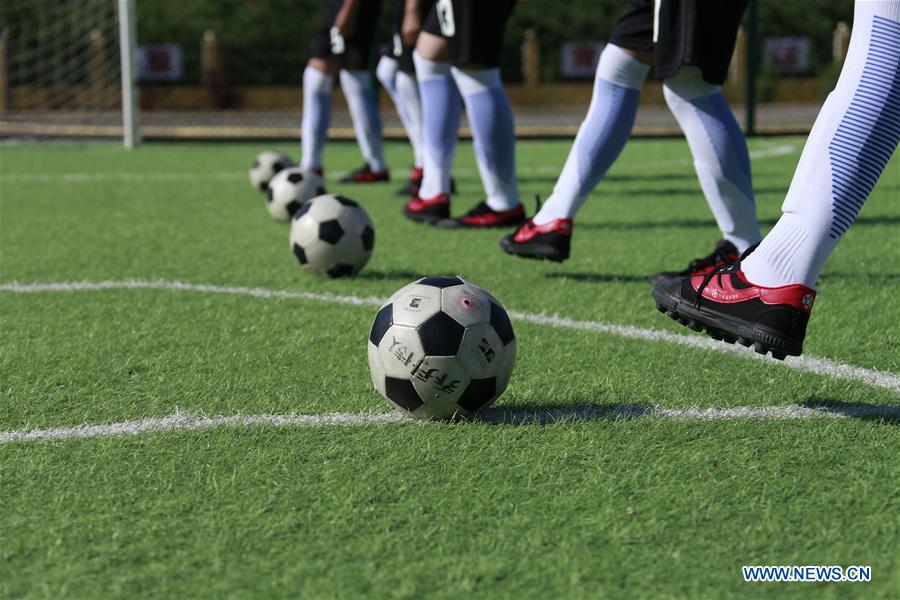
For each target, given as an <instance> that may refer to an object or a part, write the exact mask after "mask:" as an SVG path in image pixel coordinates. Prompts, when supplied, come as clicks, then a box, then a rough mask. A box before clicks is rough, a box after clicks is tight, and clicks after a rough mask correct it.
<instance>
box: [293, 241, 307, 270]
mask: <svg viewBox="0 0 900 600" xmlns="http://www.w3.org/2000/svg"><path fill="white" fill-rule="evenodd" d="M294 256H296V257H297V260H299V261H300V264H301V265H305V264H306V263H307V260H306V252H304V251H303V248H301V247H300V245H299V244H294Z"/></svg>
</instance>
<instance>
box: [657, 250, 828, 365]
mask: <svg viewBox="0 0 900 600" xmlns="http://www.w3.org/2000/svg"><path fill="white" fill-rule="evenodd" d="M653 298H654V300H656V307H657V308H658V309H659V310H660V311H662V312H664V313H666V314H667V315H669V316H670V317H671V318H673V319H675V320H676V321H678V322H679V323H681V324H682V325H686V326H688V327H690V328H691V329H693V330H695V331H702V330H704V329H705V330H706V332H707V334H709V336H710V337H712V338H713V339H717V340H723V341H725V342H728V343H730V344H733V343H734V342H739V343H740V344H743V345H744V346H750V345H751V344H752V345H753V348H754V349H755V350H756V351H757V352H758V353H760V354H766V353H767V352H771V353H772V357H773V358H777V359H779V360H783V359H784V357H785V356H786V355H791V356H799V355H800V353H801V352H802V351H803V339H804V338H805V337H806V324H807V322H808V321H809V315H810V312H811V311H812V306H813V302H814V301H815V299H816V291H815V290H813V289H810V288H808V287H806V286H805V285H800V284H794V285H785V286H780V287H772V288H769V287H762V286H758V285H754V284H753V283H751V282H750V281H748V280H747V276H746V275H744V273H743V271H741V263H740V262H734V263H731V264H729V265H727V266H724V267H721V268H719V269H716V270H715V271H711V272H709V273H707V274H706V275H697V276H693V277H684V278H681V279H670V280H667V281H664V282H662V283H660V284H658V285H657V286H656V287H655V288H654V289H653Z"/></svg>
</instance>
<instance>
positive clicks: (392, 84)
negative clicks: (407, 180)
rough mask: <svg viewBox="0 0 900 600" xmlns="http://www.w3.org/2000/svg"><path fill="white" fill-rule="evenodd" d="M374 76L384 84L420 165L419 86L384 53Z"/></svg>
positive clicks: (416, 162)
mask: <svg viewBox="0 0 900 600" xmlns="http://www.w3.org/2000/svg"><path fill="white" fill-rule="evenodd" d="M375 76H376V77H378V81H380V82H381V85H383V86H384V89H385V90H386V91H387V93H388V95H389V96H390V97H391V100H392V101H393V102H394V107H395V108H396V109H397V116H399V117H400V122H401V123H402V124H403V129H404V130H405V131H406V136H407V137H408V138H409V143H410V145H411V146H412V149H413V157H414V162H415V166H416V167H421V166H422V105H421V102H420V101H419V87H418V85H417V84H416V79H415V77H412V76H410V75H409V74H408V73H404V72H403V71H400V70H399V68H398V63H397V60H396V59H394V58H393V57H391V56H387V55H384V56H382V57H381V59H380V60H379V61H378V66H377V67H376V68H375Z"/></svg>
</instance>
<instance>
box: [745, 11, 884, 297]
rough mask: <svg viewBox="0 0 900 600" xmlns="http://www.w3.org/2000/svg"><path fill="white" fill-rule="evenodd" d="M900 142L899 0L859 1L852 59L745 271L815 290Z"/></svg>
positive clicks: (759, 280)
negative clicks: (771, 225)
mask: <svg viewBox="0 0 900 600" xmlns="http://www.w3.org/2000/svg"><path fill="white" fill-rule="evenodd" d="M898 142H900V1H897V0H891V1H888V2H884V1H871V0H867V1H861V0H857V2H856V4H855V8H854V16H853V34H852V36H851V38H850V48H849V50H848V53H847V59H846V61H845V62H844V67H843V69H842V70H841V76H840V78H839V79H838V82H837V85H836V86H835V88H834V91H832V92H831V94H829V95H828V99H827V100H826V101H825V104H824V105H823V106H822V109H821V111H819V116H818V117H817V118H816V122H815V124H814V125H813V128H812V131H811V132H810V134H809V139H807V141H806V147H805V148H804V149H803V154H802V155H801V156H800V163H799V164H798V165H797V171H796V172H795V173H794V179H793V181H791V187H790V189H789V190H788V193H787V197H786V198H785V200H784V204H783V205H782V211H783V215H782V217H781V218H780V219H779V220H778V223H776V224H775V227H774V228H772V231H770V232H769V234H768V235H767V236H766V237H765V239H763V241H762V242H761V243H760V245H759V248H757V249H756V250H755V251H754V252H753V253H752V254H750V256H748V257H747V258H746V259H745V260H744V261H743V263H742V269H743V271H744V273H746V275H747V279H749V280H750V281H751V282H753V283H755V284H757V285H761V286H765V287H777V286H782V285H788V284H795V283H800V284H803V285H805V286H807V287H813V286H814V285H815V283H816V279H817V278H818V276H819V273H820V272H821V271H822V267H823V266H824V265H825V262H826V261H827V260H828V257H829V256H831V253H832V251H834V248H835V247H836V246H837V244H838V242H839V241H840V240H841V238H842V237H843V235H844V233H846V231H847V229H848V228H849V227H850V225H851V224H852V223H853V221H854V219H855V218H856V215H857V213H858V212H859V209H860V208H861V207H862V205H863V203H864V202H865V200H866V198H867V197H868V196H869V193H870V192H871V191H872V188H873V187H874V186H875V182H876V181H877V179H878V177H879V176H880V175H881V173H882V171H883V170H884V168H885V166H886V165H887V163H888V161H889V160H890V158H891V155H892V154H893V153H894V150H895V149H896V147H897V143H898Z"/></svg>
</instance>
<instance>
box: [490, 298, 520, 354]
mask: <svg viewBox="0 0 900 600" xmlns="http://www.w3.org/2000/svg"><path fill="white" fill-rule="evenodd" d="M491 327H493V328H494V331H496V332H497V335H499V336H500V341H501V342H503V345H504V346H506V345H507V344H509V343H510V342H511V341H513V340H514V339H516V334H515V333H513V328H512V323H510V322H509V315H508V314H506V311H505V310H503V307H502V306H500V305H499V304H497V303H495V302H491Z"/></svg>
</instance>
